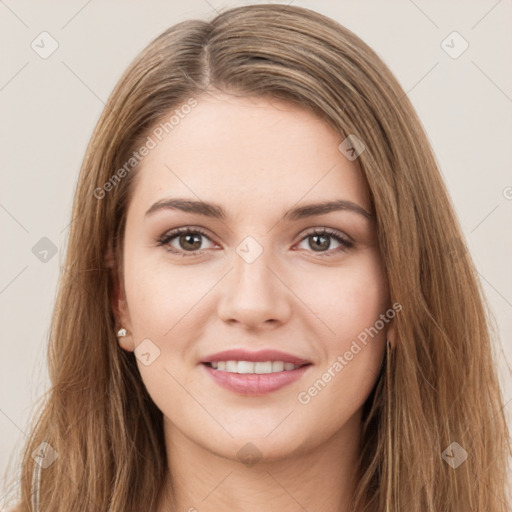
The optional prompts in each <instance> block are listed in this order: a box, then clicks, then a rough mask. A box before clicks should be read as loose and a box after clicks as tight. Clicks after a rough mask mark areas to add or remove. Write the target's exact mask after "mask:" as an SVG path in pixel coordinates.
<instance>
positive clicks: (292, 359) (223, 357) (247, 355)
mask: <svg viewBox="0 0 512 512" xmlns="http://www.w3.org/2000/svg"><path fill="white" fill-rule="evenodd" d="M218 361H252V362H254V363H257V362H265V361H283V362H284V363H293V364H295V365H305V364H310V363H311V361H308V360H307V359H302V358H300V357H297V356H294V355H292V354H287V353H286V352H281V351H279V350H273V349H266V350H258V351H257V352H249V351H247V350H243V349H231V350H223V351H222V352H217V353H215V354H211V355H209V356H206V357H205V358H204V359H203V360H202V361H201V363H216V362H218ZM289 371H290V372H294V371H296V370H289ZM260 375H268V374H260Z"/></svg>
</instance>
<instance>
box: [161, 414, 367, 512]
mask: <svg viewBox="0 0 512 512" xmlns="http://www.w3.org/2000/svg"><path fill="white" fill-rule="evenodd" d="M360 427H361V423H360V414H356V415H354V416H353V417H352V418H351V419H350V420H349V421H348V422H347V423H346V424H345V425H344V426H343V428H342V429H340V430H339V431H338V432H337V433H336V434H335V435H333V436H332V437H331V438H330V439H328V440H326V441H323V442H322V444H320V445H319V446H316V447H315V448H313V449H310V450H309V451H307V452H303V451H301V448H300V447H297V449H296V450H295V451H294V453H292V454H289V456H287V457H286V458H280V459H275V460H268V459H266V458H265V457H264V456H263V457H262V458H261V459H259V460H258V461H256V462H255V463H253V464H252V465H250V464H247V463H245V464H244V463H243V462H241V461H240V460H239V459H237V458H236V456H235V457H234V458H227V457H226V456H222V455H220V454H217V453H213V452H212V451H211V450H209V449H207V448H205V447H204V446H201V445H199V444H198V443H197V442H195V441H193V440H191V439H190V438H188V437H187V436H185V435H184V434H183V433H182V432H180V431H179V430H178V429H176V427H174V426H173V425H172V424H170V422H169V421H168V420H167V419H165V418H164V430H165V437H166V450H167V460H168V461H169V476H168V480H167V483H166V486H165V488H164V489H163V490H162V493H161V496H160V501H159V506H158V509H157V510H158V512H164V511H165V512H178V511H187V512H196V511H199V510H200V511H201V512H219V511H221V510H222V511H224V510H230V511H231V512H242V511H243V512H257V511H258V512H259V511H261V510H265V511H266V512H281V511H282V510H286V511H289V512H299V511H300V512H304V511H305V510H314V511H315V512H349V511H350V512H353V509H352V508H351V497H352V496H353V493H354V490H355V486H356V485H357V462H358V457H359V454H360V446H359V442H360ZM235 451H236V450H235Z"/></svg>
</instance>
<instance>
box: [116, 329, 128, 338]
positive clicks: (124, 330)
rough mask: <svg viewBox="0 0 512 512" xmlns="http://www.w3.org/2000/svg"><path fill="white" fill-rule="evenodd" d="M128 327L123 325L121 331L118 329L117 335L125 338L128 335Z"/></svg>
mask: <svg viewBox="0 0 512 512" xmlns="http://www.w3.org/2000/svg"><path fill="white" fill-rule="evenodd" d="M126 334H127V333H126V329H125V328H124V327H122V328H121V329H119V331H117V337H118V338H124V337H125V336H126Z"/></svg>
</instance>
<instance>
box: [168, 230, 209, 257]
mask: <svg viewBox="0 0 512 512" xmlns="http://www.w3.org/2000/svg"><path fill="white" fill-rule="evenodd" d="M202 238H206V239H207V240H210V238H209V237H208V236H207V235H206V233H205V232H204V231H202V230H201V229H199V228H190V227H183V228H177V229H174V230H172V231H169V232H167V233H165V234H164V235H162V236H161V237H160V238H159V239H158V245H159V246H165V247H166V249H167V250H168V251H169V252H172V253H175V254H180V255H181V256H194V255H196V254H198V253H199V252H200V251H201V245H202V240H201V239H202ZM173 242H174V245H173ZM210 242H211V240H210ZM212 243H213V242H212ZM176 246H177V247H176ZM203 249H204V248H203ZM187 253H188V254H187Z"/></svg>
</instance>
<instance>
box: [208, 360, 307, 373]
mask: <svg viewBox="0 0 512 512" xmlns="http://www.w3.org/2000/svg"><path fill="white" fill-rule="evenodd" d="M210 364H211V366H212V368H214V369H216V370H220V371H224V372H231V373H256V374H261V373H277V372H282V371H290V370H295V369H296V368H300V366H299V365H296V364H293V363H285V362H284V361H264V362H260V361H258V362H253V361H217V362H215V363H210Z"/></svg>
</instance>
